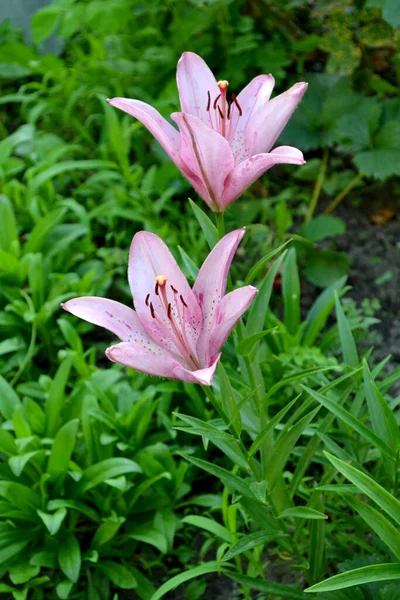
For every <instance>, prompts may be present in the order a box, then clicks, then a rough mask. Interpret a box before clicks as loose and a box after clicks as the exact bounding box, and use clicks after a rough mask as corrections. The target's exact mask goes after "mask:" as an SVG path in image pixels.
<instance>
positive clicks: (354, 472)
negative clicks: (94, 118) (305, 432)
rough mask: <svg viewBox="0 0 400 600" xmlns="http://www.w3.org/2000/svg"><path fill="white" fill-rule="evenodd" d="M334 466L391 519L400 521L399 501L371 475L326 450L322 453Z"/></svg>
mask: <svg viewBox="0 0 400 600" xmlns="http://www.w3.org/2000/svg"><path fill="white" fill-rule="evenodd" d="M324 454H325V456H326V457H327V458H328V460H329V461H330V462H331V463H332V464H333V466H334V467H336V469H337V470H338V471H339V472H340V473H341V474H342V475H344V476H345V477H346V478H347V479H349V481H351V482H352V483H354V485H356V486H357V487H358V488H359V490H361V492H363V493H364V494H366V495H367V496H368V497H369V498H371V500H373V501H374V502H376V503H377V504H378V506H380V507H381V509H382V510H384V511H385V512H387V513H388V515H389V516H390V517H392V519H394V520H395V521H397V522H398V523H400V502H399V501H398V500H397V498H395V497H394V496H392V494H390V492H388V491H387V490H385V488H383V487H382V486H381V485H379V484H378V483H376V481H374V480H373V479H372V478H371V477H369V476H368V475H365V474H364V473H361V471H359V470H358V469H355V468H354V467H352V466H351V465H349V464H347V463H345V462H343V461H342V460H340V459H339V458H336V457H335V456H332V454H329V453H328V452H325V453H324Z"/></svg>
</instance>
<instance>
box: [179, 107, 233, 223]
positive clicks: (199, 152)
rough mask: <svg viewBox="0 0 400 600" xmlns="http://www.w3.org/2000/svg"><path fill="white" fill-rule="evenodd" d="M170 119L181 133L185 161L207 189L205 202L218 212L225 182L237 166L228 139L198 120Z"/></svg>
mask: <svg viewBox="0 0 400 600" xmlns="http://www.w3.org/2000/svg"><path fill="white" fill-rule="evenodd" d="M171 118H172V119H173V120H174V121H175V122H176V123H177V124H178V126H179V130H180V132H181V158H182V161H183V162H184V163H185V165H186V166H187V168H188V169H189V170H190V171H191V172H192V173H194V174H195V175H196V177H198V179H199V180H200V181H201V182H202V183H203V185H204V188H205V190H206V195H205V196H204V195H202V197H203V199H204V200H205V201H206V202H207V204H208V205H209V206H210V208H212V209H213V210H216V211H218V209H219V200H220V198H221V196H222V193H223V191H224V185H225V180H226V178H227V176H228V175H229V173H230V172H231V170H232V169H233V168H234V166H235V162H234V159H233V154H232V150H231V147H230V145H229V142H228V140H226V139H225V138H224V137H222V135H220V134H219V133H218V132H216V131H214V130H213V129H211V128H210V127H207V125H205V124H204V123H203V122H202V121H201V120H200V119H198V118H197V117H193V116H191V115H188V114H186V113H173V114H172V115H171Z"/></svg>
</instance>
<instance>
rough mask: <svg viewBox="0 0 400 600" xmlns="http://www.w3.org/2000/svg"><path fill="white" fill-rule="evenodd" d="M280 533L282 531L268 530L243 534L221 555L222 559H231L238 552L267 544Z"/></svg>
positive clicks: (241, 552)
mask: <svg viewBox="0 0 400 600" xmlns="http://www.w3.org/2000/svg"><path fill="white" fill-rule="evenodd" d="M282 535H283V533H282V532H280V531H278V530H276V531H270V532H267V531H256V532H255V533H250V534H249V535H243V536H242V537H241V538H240V539H239V540H238V541H237V542H236V543H235V544H233V546H232V547H231V548H230V549H229V550H228V552H227V553H226V554H225V555H224V556H223V557H222V560H223V561H226V560H231V559H232V558H234V557H235V556H237V555H238V554H243V552H247V550H251V549H252V548H255V547H256V546H259V545H261V544H268V543H269V542H272V541H274V540H275V539H276V538H277V537H280V536H282Z"/></svg>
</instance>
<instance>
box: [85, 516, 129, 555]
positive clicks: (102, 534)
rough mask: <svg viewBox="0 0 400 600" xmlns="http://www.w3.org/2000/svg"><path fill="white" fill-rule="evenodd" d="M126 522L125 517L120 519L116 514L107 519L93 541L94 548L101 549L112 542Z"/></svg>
mask: <svg viewBox="0 0 400 600" xmlns="http://www.w3.org/2000/svg"><path fill="white" fill-rule="evenodd" d="M125 520H126V519H125V517H118V516H117V515H115V514H113V515H111V516H110V517H108V519H105V520H104V521H103V523H102V524H101V525H100V527H99V528H98V529H97V531H96V533H95V534H94V537H93V539H92V547H93V548H100V547H101V546H104V544H107V542H109V541H110V540H112V538H113V537H114V536H115V534H116V533H117V532H118V530H119V529H120V527H121V525H123V523H125Z"/></svg>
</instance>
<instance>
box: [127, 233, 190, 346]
mask: <svg viewBox="0 0 400 600" xmlns="http://www.w3.org/2000/svg"><path fill="white" fill-rule="evenodd" d="M158 275H164V276H165V277H166V278H167V282H166V285H165V288H164V289H165V295H166V301H164V298H163V294H162V292H161V290H160V289H158V295H157V294H156V277H157V276H158ZM128 280H129V285H130V287H131V291H132V296H133V299H134V303H135V309H136V311H137V313H138V315H139V318H140V320H141V322H142V324H143V327H144V328H145V329H146V331H147V333H148V334H149V335H150V336H151V337H152V338H153V339H154V340H155V341H156V342H157V343H158V344H160V345H161V346H162V347H163V348H166V349H168V350H170V351H172V352H180V353H181V354H183V352H182V347H181V345H179V344H178V345H177V344H176V343H174V342H173V341H171V339H172V340H173V339H174V335H173V326H172V323H171V319H169V318H168V310H167V308H168V304H169V303H170V304H171V314H172V315H173V316H174V317H175V320H176V321H178V322H180V321H181V319H182V317H183V315H184V316H185V321H187V322H189V325H188V326H187V327H185V331H186V340H187V342H188V346H189V348H190V350H192V353H194V352H195V349H196V345H197V340H198V337H199V335H200V333H201V330H202V314H201V310H200V307H199V305H198V302H197V300H196V297H195V295H194V294H193V292H192V290H191V288H190V286H189V284H188V282H187V280H186V277H185V276H184V275H183V273H182V271H181V270H180V268H179V266H178V264H177V262H176V260H175V259H174V257H173V256H172V254H171V252H170V250H169V249H168V247H167V246H166V244H165V243H164V242H163V241H162V240H161V239H160V238H159V237H158V236H157V235H155V234H154V233H149V232H147V231H140V232H139V233H137V234H136V235H135V236H134V238H133V240H132V244H131V248H130V252H129V266H128ZM174 290H176V293H175V292H174ZM146 299H147V304H146ZM150 303H151V304H152V306H153V311H154V312H153V314H154V315H155V318H154V317H153V316H152V313H151V310H150ZM185 304H186V306H185ZM182 320H183V319H182ZM186 340H185V341H186Z"/></svg>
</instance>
